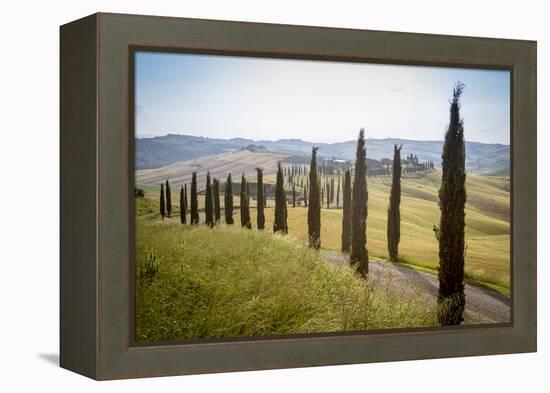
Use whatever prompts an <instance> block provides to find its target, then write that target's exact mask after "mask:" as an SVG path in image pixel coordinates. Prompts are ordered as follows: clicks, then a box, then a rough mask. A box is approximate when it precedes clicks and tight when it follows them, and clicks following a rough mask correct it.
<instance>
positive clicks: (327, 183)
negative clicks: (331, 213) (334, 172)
mask: <svg viewBox="0 0 550 393" xmlns="http://www.w3.org/2000/svg"><path fill="white" fill-rule="evenodd" d="M325 189H326V190H327V209H330V182H329V180H328V179H327V180H326V181H325Z"/></svg>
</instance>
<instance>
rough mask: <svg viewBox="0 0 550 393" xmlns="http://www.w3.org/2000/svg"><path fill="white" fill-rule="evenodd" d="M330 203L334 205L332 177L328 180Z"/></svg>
mask: <svg viewBox="0 0 550 393" xmlns="http://www.w3.org/2000/svg"><path fill="white" fill-rule="evenodd" d="M330 203H334V177H331V178H330Z"/></svg>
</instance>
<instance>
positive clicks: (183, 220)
mask: <svg viewBox="0 0 550 393" xmlns="http://www.w3.org/2000/svg"><path fill="white" fill-rule="evenodd" d="M185 213H186V212H185V191H184V190H183V186H181V189H180V221H181V223H182V224H185V223H186V221H187V215H186V214H185Z"/></svg>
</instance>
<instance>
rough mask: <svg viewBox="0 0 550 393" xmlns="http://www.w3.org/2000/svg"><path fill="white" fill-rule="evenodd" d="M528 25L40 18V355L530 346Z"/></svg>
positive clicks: (279, 364)
mask: <svg viewBox="0 0 550 393" xmlns="http://www.w3.org/2000/svg"><path fill="white" fill-rule="evenodd" d="M536 190H537V184H536V43H535V42H531V41H520V40H503V39H489V38H470V37H454V36H441V35H424V34H410V33H396V32H381V31H363V30H351V29H334V28H320V27H304V26H287V25H272V24H256V23H242V22H225V21H207V20H196V19H181V18H165V17H151V16H136V15H118V14H103V13H100V14H95V15H92V16H89V17H86V18H83V19H81V20H78V21H75V22H72V23H69V24H66V25H64V26H62V27H61V296H60V298H61V317H60V318H61V321H60V325H61V349H60V353H61V359H60V362H61V366H62V367H64V368H67V369H69V370H73V371H75V372H78V373H80V374H83V375H86V376H88V377H91V378H95V379H118V378H135V377H147V376H162V375H177V374H194V373H208V372H222V371H236V370H256V369H272V368H286V367H305V366H318V365H334V364H351V363H364V362H381V361H395V360H410V359H426V358H438V357H441V358H443V357H455V356H472V355H490V354H503V353H519V352H532V351H536V336H537V334H536V235H535V234H536Z"/></svg>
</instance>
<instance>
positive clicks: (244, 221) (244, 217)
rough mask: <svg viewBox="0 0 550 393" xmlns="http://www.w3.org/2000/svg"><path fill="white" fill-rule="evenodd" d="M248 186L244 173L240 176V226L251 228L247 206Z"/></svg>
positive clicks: (248, 207)
mask: <svg viewBox="0 0 550 393" xmlns="http://www.w3.org/2000/svg"><path fill="white" fill-rule="evenodd" d="M247 190H248V186H247V183H246V178H245V177H244V173H243V175H242V178H241V195H240V197H241V203H240V208H241V227H244V228H248V229H251V228H252V223H251V222H250V206H249V199H248V192H247Z"/></svg>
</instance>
